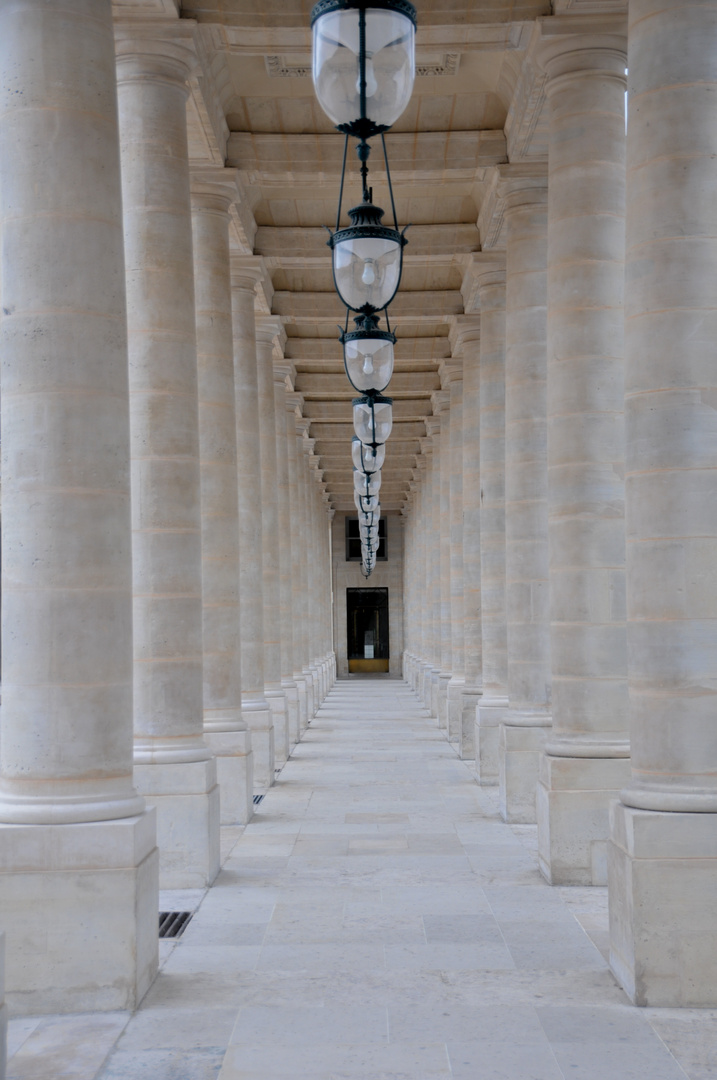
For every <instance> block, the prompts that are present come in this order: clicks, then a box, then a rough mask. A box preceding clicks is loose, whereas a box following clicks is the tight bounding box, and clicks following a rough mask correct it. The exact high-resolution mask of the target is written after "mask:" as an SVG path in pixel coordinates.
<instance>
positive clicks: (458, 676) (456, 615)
mask: <svg viewBox="0 0 717 1080" xmlns="http://www.w3.org/2000/svg"><path fill="white" fill-rule="evenodd" d="M442 371H443V374H444V378H445V380H446V383H447V386H448V392H449V394H450V410H451V413H450V415H451V423H450V478H449V499H450V514H449V525H450V538H451V543H450V567H451V581H450V590H451V592H450V601H451V602H450V611H451V681H450V682H449V684H448V727H449V730H450V731H451V733H452V738H454V739H455V741H456V743H457V744H458V752H459V753H460V755H461V757H462V758H471V759H472V758H473V727H474V722H473V721H471V723H470V725H469V728H470V730H468V729H466V736H467V738H464V733H463V688H464V687H465V684H466V676H465V661H464V642H463V637H464V630H463V621H464V604H463V364H462V361H460V360H458V359H457V358H454V359H453V360H451V362H450V363H449V364H448V363H446V364H443V365H442Z"/></svg>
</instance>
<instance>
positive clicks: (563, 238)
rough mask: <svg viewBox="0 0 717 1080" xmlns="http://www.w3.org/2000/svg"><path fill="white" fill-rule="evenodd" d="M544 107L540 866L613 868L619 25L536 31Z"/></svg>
mask: <svg viewBox="0 0 717 1080" xmlns="http://www.w3.org/2000/svg"><path fill="white" fill-rule="evenodd" d="M541 48H542V51H541V53H540V58H541V61H542V63H543V65H544V67H545V68H546V70H547V73H548V81H547V96H548V105H549V117H550V144H549V167H550V179H549V185H548V492H549V499H548V502H549V512H548V529H549V543H550V607H551V636H550V637H551V662H552V712H553V731H552V734H551V736H550V739H549V741H548V743H547V745H546V748H545V754H544V755H543V757H542V758H541V764H540V782H539V785H538V789H537V798H538V804H537V809H538V835H539V850H540V866H541V870H542V872H543V874H544V875H545V877H546V878H547V879H548V881H550V882H553V883H555V884H564V885H605V884H606V883H607V855H606V849H607V838H608V832H609V825H608V803H609V802H610V801H611V800H612V799H615V798H617V796H618V794H619V792H620V788H622V787H623V786H624V785H625V784H626V783H627V781H628V779H629V775H630V764H629V760H628V759H629V753H630V750H629V742H628V732H627V725H628V716H627V713H628V700H627V649H626V635H625V486H624V473H625V449H624V448H625V437H624V420H623V397H624V359H623V355H624V346H623V289H624V275H625V269H624V256H625V231H624V221H625V217H624V215H625V64H626V62H627V42H626V40H625V38H624V35H623V34H620V33H616V34H614V35H609V34H607V33H602V34H599V35H598V34H591V35H589V36H588V35H586V36H585V37H580V36H576V35H573V34H571V35H565V36H555V37H550V38H548V39H546V40H545V41H544V42H543V43H542V47H541Z"/></svg>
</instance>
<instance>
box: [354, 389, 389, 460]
mask: <svg viewBox="0 0 717 1080" xmlns="http://www.w3.org/2000/svg"><path fill="white" fill-rule="evenodd" d="M352 405H353V415H354V431H355V432H356V434H357V435H358V437H359V439H360V441H361V442H362V443H363V444H364V446H370V447H374V448H375V447H377V446H381V445H382V444H383V443H385V442H386V440H387V439H388V437H389V435H390V434H391V428H392V426H393V398H388V397H382V396H381V395H380V394H376V395H375V396H374V397H368V396H367V397H360V398H354V400H353V402H352Z"/></svg>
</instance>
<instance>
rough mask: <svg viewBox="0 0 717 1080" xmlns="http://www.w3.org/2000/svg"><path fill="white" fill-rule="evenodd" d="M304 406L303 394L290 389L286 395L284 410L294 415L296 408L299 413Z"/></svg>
mask: <svg viewBox="0 0 717 1080" xmlns="http://www.w3.org/2000/svg"><path fill="white" fill-rule="evenodd" d="M303 407H304V395H303V394H299V393H298V392H297V391H296V390H291V391H290V392H288V393H287V395H286V411H287V412H290V413H294V415H296V412H297V410H298V411H299V413H301V410H302V409H303Z"/></svg>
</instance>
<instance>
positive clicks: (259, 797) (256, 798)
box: [254, 795, 264, 806]
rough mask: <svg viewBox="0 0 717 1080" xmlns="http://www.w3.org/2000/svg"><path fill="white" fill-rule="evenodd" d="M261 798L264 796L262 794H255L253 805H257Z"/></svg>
mask: <svg viewBox="0 0 717 1080" xmlns="http://www.w3.org/2000/svg"><path fill="white" fill-rule="evenodd" d="M263 798H264V796H263V795H255V796H254V806H258V805H259V803H260V802H261V800H262V799H263Z"/></svg>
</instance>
